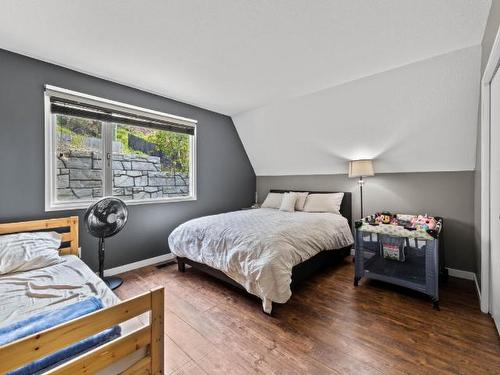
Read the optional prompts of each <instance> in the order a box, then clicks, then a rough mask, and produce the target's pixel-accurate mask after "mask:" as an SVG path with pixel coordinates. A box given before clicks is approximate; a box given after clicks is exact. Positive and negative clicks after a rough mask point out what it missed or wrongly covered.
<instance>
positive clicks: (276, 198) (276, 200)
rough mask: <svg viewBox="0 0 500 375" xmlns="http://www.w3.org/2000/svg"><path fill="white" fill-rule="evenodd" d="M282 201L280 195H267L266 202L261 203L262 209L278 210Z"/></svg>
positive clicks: (281, 195)
mask: <svg viewBox="0 0 500 375" xmlns="http://www.w3.org/2000/svg"><path fill="white" fill-rule="evenodd" d="M282 199H283V194H281V193H269V194H267V197H266V200H265V201H264V202H263V203H262V206H261V207H262V208H280V207H281V200H282Z"/></svg>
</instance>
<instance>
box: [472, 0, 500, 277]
mask: <svg viewBox="0 0 500 375" xmlns="http://www.w3.org/2000/svg"><path fill="white" fill-rule="evenodd" d="M499 26H500V1H499V0H492V2H491V8H490V13H489V15H488V21H487V23H486V27H485V30H484V35H483V40H482V42H481V78H482V76H483V73H484V69H485V68H486V64H487V63H488V59H489V57H490V53H491V48H492V47H493V43H494V42H495V37H496V35H497V32H498V28H499ZM477 124H478V125H477V143H476V169H475V175H474V232H475V234H474V240H475V249H476V269H475V271H476V275H477V280H478V283H479V286H481V100H480V101H479V108H478V122H477Z"/></svg>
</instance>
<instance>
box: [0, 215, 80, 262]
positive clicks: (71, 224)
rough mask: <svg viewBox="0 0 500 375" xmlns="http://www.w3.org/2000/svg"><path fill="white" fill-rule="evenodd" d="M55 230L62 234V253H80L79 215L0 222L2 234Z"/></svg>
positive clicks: (0, 232)
mask: <svg viewBox="0 0 500 375" xmlns="http://www.w3.org/2000/svg"><path fill="white" fill-rule="evenodd" d="M49 229H50V230H53V231H56V232H58V233H59V234H61V237H62V240H61V247H60V248H59V254H61V255H69V254H73V255H78V216H70V217H63V218H60V219H43V220H33V221H21V222H17V223H5V224H0V235H2V234H11V233H21V232H36V231H47V230H49Z"/></svg>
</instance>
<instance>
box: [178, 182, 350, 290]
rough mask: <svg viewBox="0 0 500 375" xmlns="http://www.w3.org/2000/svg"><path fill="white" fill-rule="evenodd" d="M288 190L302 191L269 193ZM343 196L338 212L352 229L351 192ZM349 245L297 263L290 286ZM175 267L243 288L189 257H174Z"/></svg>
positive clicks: (346, 250)
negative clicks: (193, 270)
mask: <svg viewBox="0 0 500 375" xmlns="http://www.w3.org/2000/svg"><path fill="white" fill-rule="evenodd" d="M290 191H295V192H304V191H302V190H271V191H270V192H271V193H287V192H290ZM329 193H337V192H333V191H309V194H329ZM343 193H344V197H343V199H342V203H341V205H340V214H341V215H342V216H344V217H345V218H346V219H347V221H348V222H349V227H350V228H351V229H352V194H351V193H350V192H343ZM351 249H352V245H351V246H347V247H344V248H342V249H337V250H327V251H321V252H319V253H318V254H316V255H315V256H313V257H312V258H310V259H308V260H306V261H305V262H302V263H300V264H297V265H296V266H295V267H293V269H292V283H291V287H292V288H294V287H295V286H296V285H298V284H300V283H302V282H304V281H305V280H307V279H308V278H310V277H311V276H313V275H315V274H317V273H318V272H321V271H322V270H324V269H326V268H328V267H331V266H332V265H334V264H336V263H339V260H341V259H343V258H344V257H346V256H348V255H350V254H351ZM176 261H177V267H178V270H179V272H186V264H188V265H190V266H191V267H193V268H194V269H197V270H199V271H202V272H204V273H206V274H208V275H210V276H213V277H215V278H217V279H219V280H221V281H224V282H225V283H227V284H230V285H232V286H234V287H236V288H239V289H243V290H245V288H244V287H243V286H242V285H240V284H238V283H237V282H236V281H234V280H233V279H231V278H230V277H229V276H227V275H226V274H225V273H224V272H222V271H219V270H217V269H215V268H212V267H210V266H207V265H206V264H202V263H198V262H195V261H193V260H191V259H189V258H185V257H176Z"/></svg>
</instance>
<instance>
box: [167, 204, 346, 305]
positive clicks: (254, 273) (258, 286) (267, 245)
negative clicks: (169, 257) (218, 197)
mask: <svg viewBox="0 0 500 375" xmlns="http://www.w3.org/2000/svg"><path fill="white" fill-rule="evenodd" d="M352 243H353V237H352V233H351V229H350V227H349V224H348V221H347V219H346V218H345V217H343V216H341V215H338V214H333V213H311V212H283V211H280V210H276V209H270V208H260V209H254V210H242V211H235V212H229V213H224V214H219V215H212V216H205V217H201V218H198V219H194V220H190V221H188V222H186V223H184V224H182V225H180V226H179V227H177V228H176V229H175V230H174V231H173V232H172V233H171V234H170V237H169V245H170V250H171V251H172V253H174V254H175V255H177V256H180V257H186V258H188V259H191V260H194V261H195V262H198V263H203V264H206V265H208V266H210V267H212V268H215V269H218V270H220V271H222V272H224V273H225V274H226V275H228V276H229V277H230V278H232V279H233V280H235V281H236V282H237V283H239V284H240V285H242V286H244V287H245V289H246V290H247V291H248V292H250V293H252V294H254V295H256V296H258V297H260V298H261V299H262V301H263V308H264V311H266V312H271V302H278V303H285V302H286V301H288V300H289V299H290V297H291V295H292V292H291V290H290V283H291V276H292V268H293V267H294V266H296V265H297V264H299V263H302V262H304V261H306V260H307V259H309V258H311V257H313V256H314V255H316V254H317V253H319V252H320V251H323V250H333V249H341V248H343V247H346V246H349V245H351V244H352Z"/></svg>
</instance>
